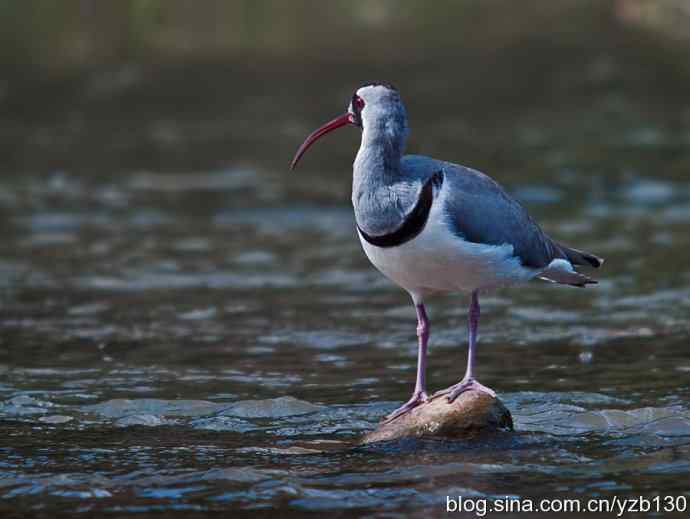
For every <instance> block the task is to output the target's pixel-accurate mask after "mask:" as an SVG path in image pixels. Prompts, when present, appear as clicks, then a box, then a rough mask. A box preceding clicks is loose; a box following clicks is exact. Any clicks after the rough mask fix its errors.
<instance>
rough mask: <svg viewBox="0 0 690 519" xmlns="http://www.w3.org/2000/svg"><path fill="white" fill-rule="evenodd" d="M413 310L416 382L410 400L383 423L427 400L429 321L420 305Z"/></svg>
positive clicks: (422, 306)
mask: <svg viewBox="0 0 690 519" xmlns="http://www.w3.org/2000/svg"><path fill="white" fill-rule="evenodd" d="M415 309H416V310H417V338H418V340H419V350H418V352H417V382H416V383H415V386H414V392H413V393H412V398H410V399H409V400H408V401H407V402H406V403H405V404H403V405H402V406H401V407H399V408H398V409H396V410H395V411H393V412H392V413H391V414H389V415H388V416H386V418H385V419H384V421H385V422H390V421H391V420H394V419H395V418H397V417H398V416H401V415H403V414H405V413H407V412H408V411H410V410H412V409H414V408H415V407H417V406H418V405H419V404H422V403H424V402H426V401H427V400H428V399H429V395H427V392H426V351H427V343H428V341H429V319H428V318H427V316H426V310H425V309H424V305H423V304H422V303H419V304H417V305H415Z"/></svg>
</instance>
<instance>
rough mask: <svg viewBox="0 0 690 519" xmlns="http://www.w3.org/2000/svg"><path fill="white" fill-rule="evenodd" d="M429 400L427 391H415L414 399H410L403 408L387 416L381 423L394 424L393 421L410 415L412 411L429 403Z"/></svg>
mask: <svg viewBox="0 0 690 519" xmlns="http://www.w3.org/2000/svg"><path fill="white" fill-rule="evenodd" d="M428 400H429V395H428V394H427V393H426V391H415V392H414V394H413V395H412V398H410V399H409V400H408V401H407V402H406V403H404V404H403V405H402V406H400V407H398V408H397V409H396V410H395V411H393V412H392V413H391V414H389V415H388V416H386V417H385V418H384V419H383V420H382V421H381V423H388V422H392V421H393V420H395V419H396V418H398V417H399V416H402V415H404V414H405V413H409V412H410V411H412V409H414V408H415V407H417V406H419V405H421V404H423V403H424V402H427V401H428Z"/></svg>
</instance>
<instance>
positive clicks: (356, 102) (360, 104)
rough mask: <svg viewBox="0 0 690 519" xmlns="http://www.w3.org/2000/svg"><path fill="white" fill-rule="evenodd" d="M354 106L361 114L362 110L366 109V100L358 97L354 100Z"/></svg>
mask: <svg viewBox="0 0 690 519" xmlns="http://www.w3.org/2000/svg"><path fill="white" fill-rule="evenodd" d="M352 104H353V108H354V109H355V110H357V111H358V112H359V111H360V110H361V109H362V108H364V99H362V98H361V97H359V96H358V95H356V96H355V97H354V99H353V100H352Z"/></svg>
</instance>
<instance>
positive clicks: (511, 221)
mask: <svg viewBox="0 0 690 519" xmlns="http://www.w3.org/2000/svg"><path fill="white" fill-rule="evenodd" d="M448 166H449V167H447V168H444V173H445V182H447V184H448V185H447V187H448V188H449V189H450V194H449V196H447V197H446V198H445V200H446V207H445V209H446V211H447V213H448V216H449V217H450V223H451V226H452V229H453V231H454V232H456V233H457V234H458V235H459V236H461V237H462V238H463V239H465V240H467V241H470V242H474V243H483V244H487V245H503V244H509V245H512V246H513V253H514V254H515V256H517V257H518V258H519V259H520V261H521V263H522V264H523V265H525V266H526V267H532V268H544V267H546V266H547V265H548V264H549V263H551V261H552V260H554V259H556V258H563V259H567V260H568V259H569V258H568V256H567V255H566V253H565V251H564V250H562V248H561V247H560V246H559V245H558V244H557V243H556V242H554V241H553V240H552V239H551V238H549V237H548V236H547V235H546V234H545V233H544V232H543V231H542V230H541V228H540V227H539V226H538V225H537V224H536V223H535V222H534V221H533V220H532V218H530V216H529V214H527V211H526V210H525V208H524V207H522V206H521V205H520V203H519V202H517V201H516V200H514V199H513V198H511V197H510V196H509V195H508V194H507V193H506V192H505V191H504V190H503V188H502V187H501V186H499V185H498V184H497V183H496V182H494V181H493V180H492V179H491V178H489V177H488V176H486V175H484V174H483V173H480V172H478V171H475V170H473V169H470V168H465V167H463V166H458V165H455V164H448Z"/></svg>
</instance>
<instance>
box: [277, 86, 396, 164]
mask: <svg viewBox="0 0 690 519" xmlns="http://www.w3.org/2000/svg"><path fill="white" fill-rule="evenodd" d="M347 124H351V125H353V126H356V127H358V128H360V129H361V130H362V132H363V135H362V146H365V144H367V145H368V144H372V145H384V146H385V147H386V149H387V151H389V152H392V153H394V154H395V153H397V154H398V155H402V152H403V150H404V148H405V141H406V139H407V133H408V129H407V112H406V111H405V106H404V105H403V102H402V99H401V98H400V93H399V92H398V89H397V88H395V87H394V86H393V85H391V84H389V83H383V82H374V83H366V84H364V85H362V86H361V87H359V88H358V89H357V90H355V92H354V93H353V94H352V99H351V100H350V103H349V105H348V108H347V112H345V113H344V114H343V115H340V116H338V117H336V118H335V119H332V120H331V121H329V122H327V123H326V124H324V125H323V126H321V127H319V128H318V129H316V130H315V131H313V132H312V133H311V134H310V135H309V136H308V137H307V138H306V139H305V140H304V142H303V143H302V145H301V146H300V147H299V149H298V150H297V153H296V154H295V157H294V158H293V159H292V163H291V166H290V167H291V169H294V168H295V166H296V165H297V163H298V162H299V160H300V158H301V157H302V155H304V153H305V152H306V151H307V149H308V148H309V147H310V146H311V145H312V144H313V143H314V142H316V141H317V140H318V139H319V138H321V137H322V136H324V135H326V134H327V133H329V132H331V131H333V130H335V129H336V128H340V127H341V126H345V125H347Z"/></svg>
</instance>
